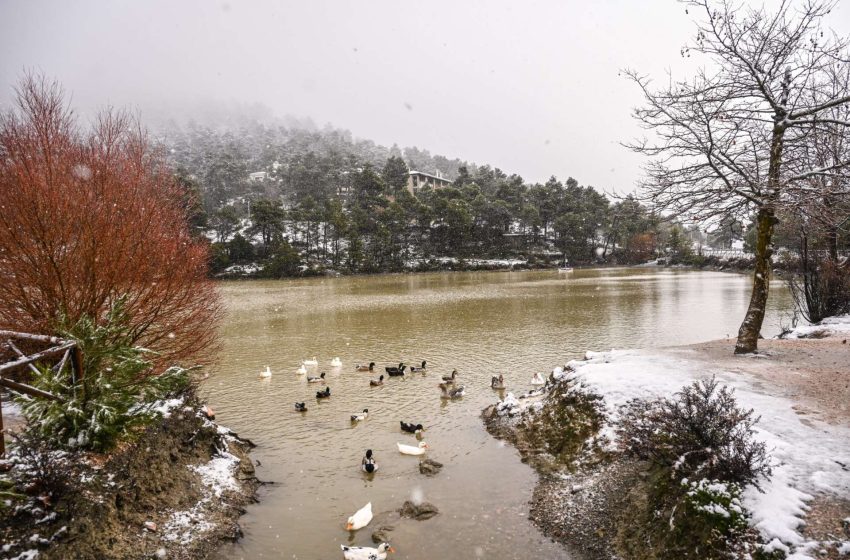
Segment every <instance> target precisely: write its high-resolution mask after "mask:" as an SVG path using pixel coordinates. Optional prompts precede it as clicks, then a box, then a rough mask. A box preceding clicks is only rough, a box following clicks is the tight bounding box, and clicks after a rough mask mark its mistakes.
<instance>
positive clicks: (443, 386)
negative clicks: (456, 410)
mask: <svg viewBox="0 0 850 560" xmlns="http://www.w3.org/2000/svg"><path fill="white" fill-rule="evenodd" d="M438 387H439V388H440V391H441V394H440V397H442V398H444V399H459V398H461V397H462V396H463V395H464V388H463V385H461V386H460V387H458V388H456V389H449V385H448V383H440V384H439V385H438Z"/></svg>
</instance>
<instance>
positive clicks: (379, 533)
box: [372, 525, 395, 544]
mask: <svg viewBox="0 0 850 560" xmlns="http://www.w3.org/2000/svg"><path fill="white" fill-rule="evenodd" d="M393 529H395V526H393V525H381V526H380V527H378V528H377V529H375V530H374V531H372V542H373V543H375V544H381V543H382V542H387V541H389V540H390V539H389V537H387V533H388V532H390V531H392V530H393Z"/></svg>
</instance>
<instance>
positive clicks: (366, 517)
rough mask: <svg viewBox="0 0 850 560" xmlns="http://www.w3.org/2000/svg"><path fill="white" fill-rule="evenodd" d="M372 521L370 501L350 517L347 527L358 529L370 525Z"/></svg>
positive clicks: (352, 529)
mask: <svg viewBox="0 0 850 560" xmlns="http://www.w3.org/2000/svg"><path fill="white" fill-rule="evenodd" d="M370 521H372V502H369V503H368V504H366V505H365V506H363V507H362V508H360V509H359V510H357V513H355V514H354V515H352V516H351V517H349V518H348V523H346V524H345V528H346V530H348V531H356V530H357V529H362V528H363V527H365V526H366V525H368V524H369V522H370Z"/></svg>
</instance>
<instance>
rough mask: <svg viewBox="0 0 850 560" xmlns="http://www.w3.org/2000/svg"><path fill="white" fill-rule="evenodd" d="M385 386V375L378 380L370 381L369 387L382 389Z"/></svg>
mask: <svg viewBox="0 0 850 560" xmlns="http://www.w3.org/2000/svg"><path fill="white" fill-rule="evenodd" d="M383 384H384V376H383V375H382V376H380V377H379V378H378V379H370V380H369V385H370V386H371V387H380V386H381V385H383Z"/></svg>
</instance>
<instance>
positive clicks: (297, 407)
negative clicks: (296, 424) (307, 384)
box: [295, 402, 307, 412]
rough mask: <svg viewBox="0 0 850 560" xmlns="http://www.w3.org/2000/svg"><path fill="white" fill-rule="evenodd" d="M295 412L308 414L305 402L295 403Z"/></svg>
mask: <svg viewBox="0 0 850 560" xmlns="http://www.w3.org/2000/svg"><path fill="white" fill-rule="evenodd" d="M295 411H296V412H307V405H306V404H304V403H303V402H297V403H295Z"/></svg>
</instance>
